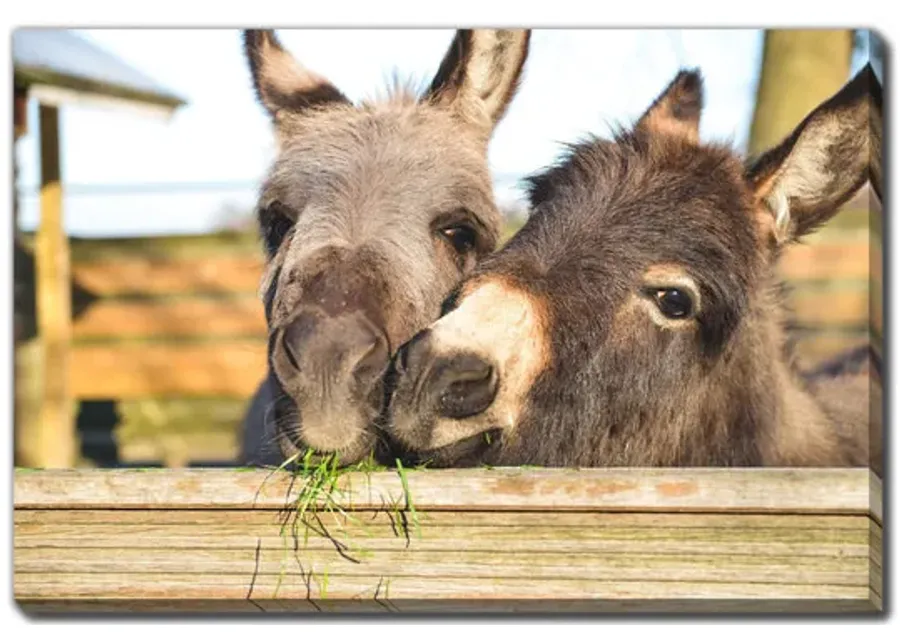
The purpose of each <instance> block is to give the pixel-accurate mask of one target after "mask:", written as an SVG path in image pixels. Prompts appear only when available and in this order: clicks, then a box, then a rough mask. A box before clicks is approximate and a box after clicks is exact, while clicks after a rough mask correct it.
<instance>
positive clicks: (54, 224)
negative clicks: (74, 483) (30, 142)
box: [27, 105, 77, 468]
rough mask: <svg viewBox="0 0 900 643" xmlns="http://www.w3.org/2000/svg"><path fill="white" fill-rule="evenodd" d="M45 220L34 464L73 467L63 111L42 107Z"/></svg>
mask: <svg viewBox="0 0 900 643" xmlns="http://www.w3.org/2000/svg"><path fill="white" fill-rule="evenodd" d="M40 132H41V193H40V204H41V206H40V207H41V219H40V226H39V228H38V234H37V239H36V244H35V246H36V247H35V250H36V252H35V273H36V281H37V284H36V285H37V304H36V307H37V327H38V335H39V338H40V343H41V347H42V349H43V398H42V404H41V412H40V422H39V423H38V424H37V425H36V426H33V427H30V430H33V431H36V432H37V435H35V436H33V438H32V439H33V445H34V450H33V452H32V453H31V454H29V456H28V458H27V460H28V461H29V462H30V465H31V466H39V467H60V468H64V467H71V466H73V465H74V464H75V461H76V458H77V438H76V434H75V422H74V402H73V399H72V396H71V393H70V387H69V378H68V373H69V348H70V343H71V336H72V328H71V326H72V312H71V286H70V280H69V246H68V239H67V237H66V231H65V225H64V221H63V203H62V180H61V179H62V177H61V172H60V147H59V110H58V109H57V108H56V107H52V106H46V105H41V106H40Z"/></svg>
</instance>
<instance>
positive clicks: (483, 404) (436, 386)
mask: <svg viewBox="0 0 900 643" xmlns="http://www.w3.org/2000/svg"><path fill="white" fill-rule="evenodd" d="M432 387H433V388H432V391H433V394H434V395H436V396H437V411H438V413H440V414H441V415H442V416H444V417H447V418H452V419H462V418H466V417H470V416H472V415H478V414H479V413H482V412H484V411H485V410H486V409H487V408H488V407H489V406H490V405H491V403H492V402H493V401H494V398H495V397H496V395H497V388H498V378H497V374H496V370H495V369H494V367H493V366H492V365H491V364H490V363H488V362H486V361H485V360H483V359H481V358H480V357H477V356H475V355H458V356H455V357H452V358H449V359H446V360H442V361H440V362H438V363H436V364H435V365H434V368H433V370H432Z"/></svg>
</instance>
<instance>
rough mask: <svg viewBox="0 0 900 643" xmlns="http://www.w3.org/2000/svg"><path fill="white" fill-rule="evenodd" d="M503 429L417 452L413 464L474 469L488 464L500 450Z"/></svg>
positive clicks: (491, 430) (488, 431) (483, 432)
mask: <svg viewBox="0 0 900 643" xmlns="http://www.w3.org/2000/svg"><path fill="white" fill-rule="evenodd" d="M502 441H503V429H500V428H493V429H488V430H487V431H482V432H481V433H477V434H475V435H471V436H469V437H467V438H463V439H462V440H459V441H457V442H453V443H451V444H448V445H445V446H441V447H436V448H434V449H428V450H424V451H420V452H418V454H417V455H416V457H415V464H419V465H422V464H424V465H426V466H432V467H435V468H441V467H475V466H480V465H483V464H490V461H491V459H492V456H493V454H495V453H497V452H498V451H499V450H500V447H501V444H502Z"/></svg>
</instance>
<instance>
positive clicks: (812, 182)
mask: <svg viewBox="0 0 900 643" xmlns="http://www.w3.org/2000/svg"><path fill="white" fill-rule="evenodd" d="M877 94H878V85H877V84H876V80H875V76H874V74H873V72H872V69H871V67H869V66H868V65H866V67H865V68H864V69H863V70H862V71H861V72H860V73H859V74H857V75H856V76H855V77H854V78H853V80H851V81H850V82H849V83H847V84H846V85H844V87H843V88H842V89H841V90H840V91H839V92H838V93H836V94H835V95H834V96H832V97H831V98H829V99H828V100H826V101H825V102H824V103H822V104H821V105H819V106H818V107H817V108H816V109H814V110H813V111H812V112H811V113H810V114H809V115H808V116H807V117H806V118H805V119H804V120H803V122H801V123H800V125H798V126H797V128H796V129H795V130H794V131H793V132H792V133H791V134H790V135H789V136H788V137H787V138H786V139H785V140H784V141H783V142H782V143H780V144H779V145H777V146H776V147H774V148H772V149H771V150H769V151H767V152H765V153H764V154H763V155H762V156H760V157H759V159H757V160H756V161H754V162H752V163H751V164H750V165H749V167H748V169H747V173H746V177H747V180H748V182H749V183H750V186H751V189H752V190H753V193H754V195H755V197H756V199H757V202H758V203H759V204H760V205H761V206H764V209H763V212H766V211H768V212H767V214H771V216H772V219H771V220H768V221H765V224H766V225H767V226H772V229H773V231H774V234H775V238H776V240H778V241H779V242H782V241H787V240H790V239H795V238H797V237H800V236H803V235H805V234H808V233H810V232H812V231H813V230H815V229H816V228H817V227H818V226H820V225H822V224H823V223H825V222H826V221H828V219H830V218H831V217H832V216H834V214H835V213H836V212H837V211H838V209H839V208H840V207H841V206H842V205H843V204H844V203H846V202H847V201H848V200H849V199H850V198H851V197H852V196H853V195H854V194H856V192H857V191H858V190H859V189H860V188H861V187H862V186H863V184H864V183H865V182H866V179H868V178H869V175H870V171H871V170H872V169H875V170H878V169H880V167H881V162H880V158H874V159H873V158H871V156H870V151H871V152H875V154H876V155H877V154H880V146H878V147H879V149H878V150H877V151H876V150H871V148H870V131H875V130H876V129H877V134H878V137H879V138H880V127H881V122H880V109H879V108H878V107H879V106H878V98H880V96H876V95H877ZM873 119H876V121H877V122H873ZM878 179H879V180H878V183H879V187H880V174H879V177H878Z"/></svg>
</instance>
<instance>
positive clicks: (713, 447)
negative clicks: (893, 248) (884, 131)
mask: <svg viewBox="0 0 900 643" xmlns="http://www.w3.org/2000/svg"><path fill="white" fill-rule="evenodd" d="M871 76H872V74H871V71H870V70H869V69H866V70H864V71H863V72H862V73H861V74H860V75H858V76H857V77H856V78H855V79H854V80H852V81H851V82H850V83H848V84H847V85H846V86H845V87H844V88H843V89H842V90H841V91H840V92H839V93H838V94H836V95H835V96H834V97H832V98H831V99H829V100H828V101H826V102H825V103H823V104H822V105H821V106H820V107H818V108H817V109H816V110H814V111H813V112H812V113H811V114H810V115H809V116H808V117H807V118H806V119H805V120H804V121H803V122H802V123H801V124H800V125H799V126H798V127H797V129H796V130H795V131H794V132H793V133H792V134H791V135H790V136H789V137H788V138H787V139H786V140H785V141H784V142H783V143H781V144H780V145H778V146H777V147H775V148H774V149H772V150H770V151H769V152H767V153H766V154H764V155H762V157H761V158H759V159H758V160H756V161H754V162H751V163H748V164H746V165H745V164H744V163H742V162H741V160H740V159H739V158H738V157H737V156H736V155H735V154H734V152H733V151H732V150H731V149H729V148H727V147H724V146H720V145H706V144H701V143H700V142H698V125H699V118H700V111H701V107H702V79H701V77H700V75H699V74H698V73H696V72H687V71H683V72H681V73H679V74H678V76H677V77H676V78H675V79H674V81H673V82H672V83H671V84H670V85H669V87H668V88H667V89H666V90H665V91H664V92H663V93H662V94H661V95H660V96H659V98H658V99H657V100H656V101H655V102H654V103H653V105H652V106H651V107H650V108H649V109H648V110H647V112H646V113H645V114H644V115H643V116H642V117H641V118H640V119H639V121H638V122H637V124H636V125H635V127H634V128H633V129H632V130H631V131H627V132H621V133H619V134H617V135H616V136H615V138H614V140H612V141H606V140H598V139H591V140H588V141H585V142H581V143H579V144H577V145H574V146H572V148H571V150H570V151H569V153H568V154H567V156H566V157H565V158H564V159H563V160H562V161H561V162H559V164H558V165H556V166H555V167H553V168H551V169H549V170H547V171H546V172H544V173H543V174H541V175H539V176H537V177H534V178H532V179H531V180H530V197H531V202H532V206H533V210H532V214H531V216H530V218H529V219H528V221H527V223H526V224H525V226H524V227H523V228H522V229H521V230H520V231H519V233H518V234H517V235H516V236H515V237H514V238H513V239H512V240H511V241H510V242H509V244H507V246H506V247H504V248H503V249H501V250H500V251H498V252H497V253H496V254H494V255H492V256H491V257H488V258H487V259H485V261H484V262H482V264H480V265H479V267H477V268H476V270H475V272H474V273H473V275H472V276H471V277H469V278H468V279H467V280H466V281H465V282H463V285H462V286H461V287H460V288H459V290H458V292H457V293H455V295H454V296H453V297H452V299H451V301H450V302H448V304H449V305H450V306H452V307H453V308H454V309H453V310H452V312H450V313H449V314H447V315H446V316H445V317H443V318H442V319H440V320H439V321H438V322H437V323H435V324H434V325H432V326H431V328H430V329H429V330H426V331H423V332H421V333H420V334H418V335H417V336H416V338H415V339H414V340H413V341H411V342H410V343H409V344H408V345H407V346H405V347H404V348H403V349H402V350H401V351H400V352H399V354H398V356H397V366H396V368H397V371H398V373H399V381H398V383H397V388H396V391H395V392H394V394H393V399H392V401H391V406H390V409H391V413H392V429H391V432H392V434H393V436H394V438H395V439H397V440H399V441H400V442H401V443H403V444H405V445H406V446H407V447H409V448H411V449H413V450H415V451H418V452H419V453H420V454H421V457H422V459H428V460H431V462H432V463H433V464H434V465H438V466H441V465H443V466H448V465H455V466H463V465H472V464H476V463H488V464H496V465H518V464H535V465H544V466H812V465H817V466H865V465H866V464H868V463H871V465H872V466H873V467H874V468H875V469H876V470H877V471H879V472H880V471H881V446H880V432H879V430H878V429H877V428H876V429H873V430H872V435H871V436H870V435H869V431H868V425H869V420H870V413H869V400H870V390H869V389H870V380H869V378H868V377H865V376H863V377H854V376H846V377H843V378H840V379H829V380H824V381H817V382H815V383H812V382H810V381H808V380H807V379H806V378H804V377H803V376H802V375H801V374H800V373H799V372H798V371H797V370H796V369H795V368H794V366H793V362H792V358H791V355H790V348H789V343H788V341H787V339H788V338H787V337H786V332H785V330H784V321H785V315H786V313H785V311H784V308H783V304H782V302H781V299H780V297H781V288H780V284H779V281H778V279H777V276H776V272H775V267H776V261H777V259H778V256H779V254H780V253H781V250H782V248H784V246H785V244H787V243H790V242H791V241H794V240H796V239H799V238H801V237H803V235H806V234H808V233H809V232H811V231H812V230H813V229H815V228H816V227H817V226H819V225H821V224H823V223H824V222H825V221H827V220H828V219H829V218H830V217H831V216H832V215H833V214H834V213H835V211H836V210H837V209H838V208H839V207H840V206H841V204H843V203H844V202H845V201H846V200H847V199H849V198H850V197H851V196H852V195H853V194H854V193H855V192H856V191H857V190H859V188H860V187H861V186H862V185H863V184H864V183H865V181H866V179H867V178H868V174H869V141H868V125H869V123H868V120H869V117H870V105H869V102H870V93H869V89H870V83H871V82H872V78H871ZM870 440H871V446H870Z"/></svg>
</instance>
